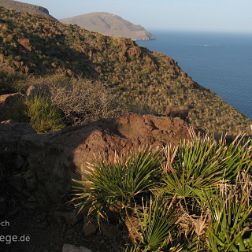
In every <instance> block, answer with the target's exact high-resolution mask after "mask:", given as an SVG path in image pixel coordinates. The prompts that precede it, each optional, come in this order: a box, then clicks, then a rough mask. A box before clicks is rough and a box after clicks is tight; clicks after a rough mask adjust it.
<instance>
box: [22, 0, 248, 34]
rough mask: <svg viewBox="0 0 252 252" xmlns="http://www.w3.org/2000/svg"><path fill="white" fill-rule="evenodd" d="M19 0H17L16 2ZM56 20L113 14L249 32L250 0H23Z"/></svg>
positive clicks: (156, 26) (168, 26) (157, 26)
mask: <svg viewBox="0 0 252 252" xmlns="http://www.w3.org/2000/svg"><path fill="white" fill-rule="evenodd" d="M20 2H21V1H20ZM22 2H26V3H31V4H36V5H41V6H43V7H46V8H47V9H48V10H49V11H50V13H51V15H53V16H54V17H56V18H58V19H60V18H64V17H71V16H76V15H80V14H84V13H89V12H97V11H105V12H110V13H113V14H117V15H119V16H121V17H123V18H125V19H127V20H129V21H131V22H133V23H135V24H140V25H143V26H144V27H145V28H148V29H150V30H178V31H181V30H182V31H216V32H241V33H252V0H24V1H22Z"/></svg>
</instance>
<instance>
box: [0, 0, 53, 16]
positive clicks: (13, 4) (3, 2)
mask: <svg viewBox="0 0 252 252" xmlns="http://www.w3.org/2000/svg"><path fill="white" fill-rule="evenodd" d="M0 6H2V7H4V8H7V9H10V10H16V11H20V12H28V13H30V14H35V15H42V16H45V17H47V16H50V14H49V11H48V10H47V9H46V8H44V7H41V6H37V5H33V4H27V3H22V2H18V1H13V0H0Z"/></svg>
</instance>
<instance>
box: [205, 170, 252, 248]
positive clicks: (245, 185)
mask: <svg viewBox="0 0 252 252" xmlns="http://www.w3.org/2000/svg"><path fill="white" fill-rule="evenodd" d="M251 193H252V181H251V178H250V177H249V175H246V176H243V178H242V179H239V180H238V181H236V184H235V185H225V186H224V187H223V186H222V188H221V190H220V191H219V192H218V193H217V194H216V195H215V196H212V198H211V199H209V209H210V211H211V222H210V225H209V228H208V232H207V234H208V244H209V248H210V250H211V251H213V252H218V251H231V252H236V251H237V252H238V251H252V232H251V231H252V226H251V223H252V216H251V215H252V205H251Z"/></svg>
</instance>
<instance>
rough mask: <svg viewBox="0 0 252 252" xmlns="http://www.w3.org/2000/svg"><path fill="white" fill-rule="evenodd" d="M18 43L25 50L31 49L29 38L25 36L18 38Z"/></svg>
mask: <svg viewBox="0 0 252 252" xmlns="http://www.w3.org/2000/svg"><path fill="white" fill-rule="evenodd" d="M18 43H19V44H20V45H21V46H22V47H23V48H24V49H26V50H27V51H29V52H31V51H32V46H31V43H30V40H29V39H27V38H20V39H18Z"/></svg>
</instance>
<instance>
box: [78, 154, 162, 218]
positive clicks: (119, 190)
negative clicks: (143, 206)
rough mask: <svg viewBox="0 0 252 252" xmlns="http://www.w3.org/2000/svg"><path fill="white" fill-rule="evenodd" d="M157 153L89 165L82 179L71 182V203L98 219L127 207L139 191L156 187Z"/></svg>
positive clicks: (158, 156) (135, 198) (158, 171)
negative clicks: (73, 184)
mask: <svg viewBox="0 0 252 252" xmlns="http://www.w3.org/2000/svg"><path fill="white" fill-rule="evenodd" d="M161 171H162V170H161V166H160V155H159V153H158V152H156V153H151V152H142V153H140V154H137V155H133V156H131V157H129V158H128V159H127V160H126V161H119V162H116V163H113V164H111V163H99V164H97V165H94V166H89V167H88V168H87V169H86V170H85V172H84V174H83V177H84V178H85V179H84V180H82V181H74V183H75V186H74V190H75V193H74V198H73V202H74V203H75V205H76V207H78V208H79V210H80V211H82V210H83V209H84V208H87V209H88V214H89V215H95V216H96V217H97V219H98V221H99V220H100V219H101V218H106V216H107V213H108V211H109V210H111V209H114V210H115V209H116V210H117V211H118V210H119V211H120V210H121V209H125V208H127V207H130V205H131V204H132V203H133V202H135V201H136V200H137V198H138V197H139V196H141V195H142V194H143V193H146V192H149V190H150V189H151V188H152V187H154V186H157V184H158V181H159V180H160V175H161Z"/></svg>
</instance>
